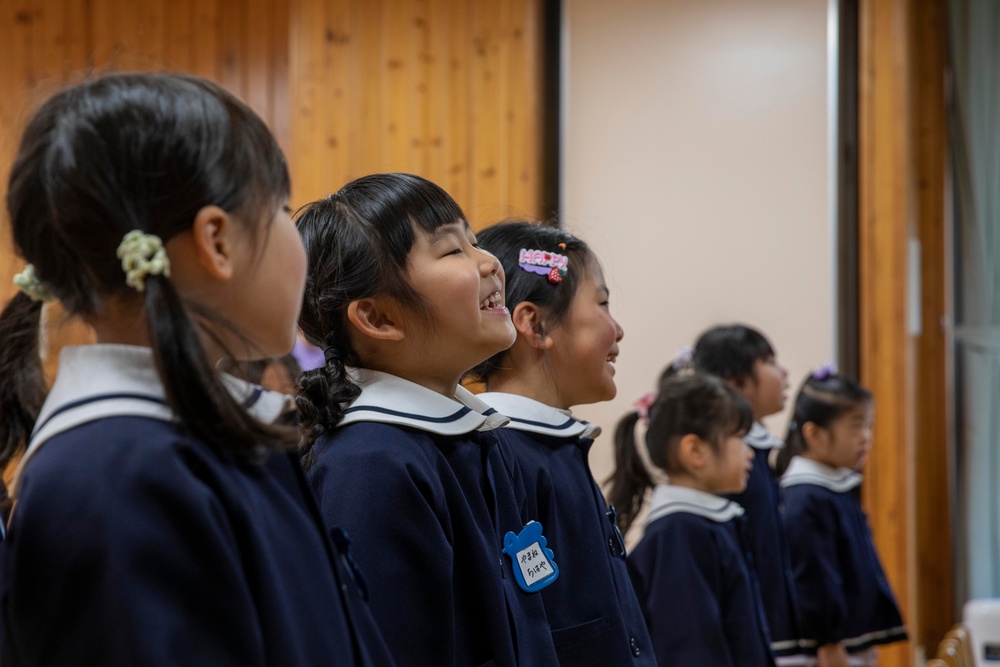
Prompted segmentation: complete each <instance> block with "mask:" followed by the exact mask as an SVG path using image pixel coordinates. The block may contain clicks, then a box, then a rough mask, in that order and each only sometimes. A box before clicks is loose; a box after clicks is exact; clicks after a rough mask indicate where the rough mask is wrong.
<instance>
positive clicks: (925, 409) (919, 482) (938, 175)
mask: <svg viewBox="0 0 1000 667" xmlns="http://www.w3.org/2000/svg"><path fill="white" fill-rule="evenodd" d="M913 9H914V11H913V19H912V26H913V33H912V37H911V52H912V53H913V54H914V63H913V65H914V73H913V76H912V81H913V112H914V115H913V135H912V142H913V147H914V169H915V172H916V173H915V178H916V182H915V202H916V227H917V229H916V232H917V237H918V238H919V239H920V244H921V248H922V253H921V284H922V290H921V310H922V315H923V317H922V326H921V334H920V336H918V337H917V340H916V347H917V350H916V369H915V371H916V395H915V400H916V405H915V408H916V409H915V410H913V413H914V415H915V424H914V429H915V433H914V438H915V441H914V445H915V448H916V451H915V456H916V476H915V480H914V482H915V485H916V488H917V491H918V492H917V493H916V498H915V502H916V508H915V509H916V524H915V529H916V554H917V559H916V562H917V570H916V572H915V573H914V574H915V577H916V581H917V589H916V606H917V610H918V619H919V625H918V626H917V627H915V628H914V629H913V632H912V637H913V640H914V642H915V643H916V645H917V646H923V647H925V649H926V651H927V654H928V655H931V654H932V650H933V649H934V647H936V646H937V644H938V642H940V641H941V639H942V638H943V637H944V635H945V633H947V632H948V631H949V630H950V629H951V627H952V625H953V624H954V623H955V621H956V620H957V618H956V610H955V605H954V597H955V581H954V572H955V569H954V559H953V543H952V530H951V524H952V511H951V510H952V497H951V489H950V480H951V479H954V471H953V468H952V460H951V453H950V452H951V447H950V435H951V429H950V426H949V425H950V418H949V414H950V397H949V394H950V392H949V387H950V386H951V383H950V382H949V380H948V378H949V370H948V350H949V349H950V348H951V345H952V341H951V340H950V334H949V333H948V330H947V328H946V327H945V326H944V324H943V323H944V322H945V319H946V317H947V315H948V313H949V310H950V305H949V304H950V299H949V294H948V291H949V284H950V281H949V279H948V270H949V266H950V263H949V261H948V252H949V245H950V244H949V243H948V242H947V237H948V235H949V234H950V225H949V215H948V212H947V203H946V202H947V199H946V187H947V174H948V148H947V143H948V116H947V107H946V95H945V71H946V68H947V61H948V56H947V48H948V40H947V32H946V30H947V28H946V26H947V25H948V15H947V14H948V12H947V7H946V5H945V3H944V2H943V1H942V0H918V1H917V2H915V3H914V8H913Z"/></svg>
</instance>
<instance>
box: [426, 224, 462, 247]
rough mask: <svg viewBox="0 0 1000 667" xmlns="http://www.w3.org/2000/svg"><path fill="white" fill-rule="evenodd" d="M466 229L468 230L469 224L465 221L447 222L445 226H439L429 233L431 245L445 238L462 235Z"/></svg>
mask: <svg viewBox="0 0 1000 667" xmlns="http://www.w3.org/2000/svg"><path fill="white" fill-rule="evenodd" d="M467 229H470V227H469V223H468V222H466V221H465V220H456V221H455V222H449V223H447V224H444V225H441V226H440V227H438V228H437V229H435V230H434V231H433V232H431V235H430V236H431V243H436V242H438V241H440V240H441V239H442V238H444V237H445V236H449V235H455V234H462V233H464V232H465V231H466V230H467Z"/></svg>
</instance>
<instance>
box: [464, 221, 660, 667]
mask: <svg viewBox="0 0 1000 667" xmlns="http://www.w3.org/2000/svg"><path fill="white" fill-rule="evenodd" d="M479 242H480V243H481V244H482V246H483V247H484V248H485V249H487V250H489V251H490V252H491V253H493V254H494V255H496V256H497V258H498V259H500V261H501V262H502V263H503V267H504V271H505V273H506V275H507V307H508V308H509V309H510V311H511V319H512V321H513V324H514V328H515V329H516V330H517V340H515V342H514V345H513V346H512V347H511V348H510V349H509V350H506V351H503V352H499V353H498V354H496V355H494V356H493V357H492V358H490V359H489V360H488V361H486V362H485V363H483V364H481V365H480V366H478V367H477V368H476V369H475V370H474V372H473V374H474V375H475V376H476V377H477V378H478V379H479V380H482V381H484V382H485V383H486V387H487V392H486V393H484V394H482V395H480V398H481V399H482V400H483V401H485V402H486V403H488V404H489V405H491V406H493V407H495V408H496V409H497V410H499V411H500V412H501V413H502V414H504V415H506V416H507V417H509V418H510V423H509V424H508V425H507V427H506V428H504V429H502V430H501V431H500V433H499V437H500V438H501V440H502V441H504V442H505V443H506V444H508V445H509V446H510V447H511V451H512V453H513V456H515V457H516V459H517V461H518V464H519V467H520V468H521V471H522V474H523V476H524V480H525V486H526V488H527V490H528V503H529V512H530V514H531V515H532V516H533V517H536V518H537V520H538V521H540V522H541V523H542V526H543V527H544V530H545V533H546V535H547V537H548V540H549V543H550V545H552V547H553V548H554V549H556V553H557V554H558V555H559V565H560V581H558V582H556V584H555V585H553V586H550V587H548V588H546V589H545V590H543V591H542V598H543V599H544V601H545V611H546V614H547V615H548V620H549V624H550V625H551V626H552V634H553V639H554V641H555V645H556V649H557V650H558V652H559V660H560V663H561V664H562V665H573V666H575V667H586V666H587V665H594V666H597V665H601V666H608V665H653V664H656V663H655V658H654V657H653V653H652V650H651V643H650V641H649V636H648V633H647V632H646V628H645V624H644V622H643V618H642V612H641V610H640V609H639V605H638V602H637V601H636V599H635V594H634V592H633V591H632V586H631V583H630V582H629V579H628V570H627V569H626V567H625V548H624V544H623V543H622V541H621V534H620V533H619V532H618V527H617V525H616V522H615V513H614V511H613V510H612V511H610V512H609V510H608V507H607V505H606V504H605V502H604V498H603V496H602V495H601V492H600V489H599V488H598V487H597V484H596V483H595V481H594V477H593V475H592V474H591V472H590V465H589V461H588V455H589V453H590V447H591V445H592V444H593V442H594V440H593V439H594V438H595V437H596V436H597V434H599V433H600V429H599V428H598V427H596V426H593V425H591V424H588V423H587V422H584V421H580V420H579V419H576V418H574V417H573V415H572V413H571V412H570V408H572V407H573V406H576V405H583V404H587V403H596V402H599V401H607V400H610V399H612V398H614V397H615V393H616V388H615V380H614V374H615V369H614V365H613V364H614V361H615V360H616V359H617V357H618V351H619V350H618V344H619V342H620V341H621V339H622V337H623V335H624V332H623V331H622V328H621V326H619V324H618V323H617V322H616V321H615V319H614V318H613V317H612V316H611V312H610V308H609V291H608V286H607V283H606V282H605V280H604V274H603V271H602V270H601V265H600V263H599V262H598V260H597V257H596V256H595V255H594V253H593V252H592V251H591V250H590V248H589V247H588V246H587V245H586V244H585V243H584V242H583V241H581V240H579V239H577V238H576V237H574V236H573V235H571V234H568V233H567V232H564V231H562V230H560V229H555V228H552V227H545V226H541V225H537V224H530V223H526V222H508V223H503V224H499V225H495V226H493V227H490V228H488V229H485V230H483V231H482V232H481V233H480V234H479Z"/></svg>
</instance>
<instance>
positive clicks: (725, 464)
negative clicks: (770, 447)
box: [704, 432, 753, 494]
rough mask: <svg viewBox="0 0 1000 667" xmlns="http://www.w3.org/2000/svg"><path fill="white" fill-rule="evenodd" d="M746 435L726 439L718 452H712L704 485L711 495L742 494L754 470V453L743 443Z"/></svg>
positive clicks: (737, 434)
mask: <svg viewBox="0 0 1000 667" xmlns="http://www.w3.org/2000/svg"><path fill="white" fill-rule="evenodd" d="M745 435H746V433H742V432H741V433H734V434H732V435H730V436H728V437H726V438H725V439H724V440H723V441H722V444H721V445H720V446H719V448H718V451H715V450H712V454H711V455H710V458H709V462H708V465H707V466H706V468H705V473H704V483H705V486H706V487H708V488H707V489H706V490H708V491H709V492H711V493H716V494H723V493H741V492H742V491H744V490H745V489H746V488H747V478H748V477H749V476H750V470H751V469H752V468H753V452H752V451H751V449H750V447H749V446H748V445H747V444H746V442H744V441H743V437H744V436H745Z"/></svg>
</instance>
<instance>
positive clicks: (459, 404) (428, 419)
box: [340, 368, 510, 435]
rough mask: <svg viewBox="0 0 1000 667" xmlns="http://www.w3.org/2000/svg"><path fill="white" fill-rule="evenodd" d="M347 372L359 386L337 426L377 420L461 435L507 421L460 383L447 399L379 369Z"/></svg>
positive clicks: (441, 433)
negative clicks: (357, 392)
mask: <svg viewBox="0 0 1000 667" xmlns="http://www.w3.org/2000/svg"><path fill="white" fill-rule="evenodd" d="M348 372H349V373H350V374H351V377H352V378H353V379H354V381H355V382H357V383H358V384H359V385H360V386H361V395H360V396H358V397H357V399H355V401H354V402H353V403H351V405H350V406H349V407H348V408H347V410H345V411H344V418H343V419H342V420H341V421H340V425H341V426H346V425H347V424H354V423H357V422H378V423H381V424H395V425H398V426H410V427H412V428H417V429H420V430H422V431H428V432H430V433H436V434H438V435H464V434H466V433H471V432H472V431H492V430H493V429H497V428H500V427H502V426H506V425H507V423H508V422H509V421H510V420H509V419H507V417H505V416H504V415H502V414H500V413H499V412H497V411H496V410H494V409H493V408H492V407H490V406H489V405H487V404H486V403H484V402H483V401H481V400H479V398H478V397H476V396H475V395H474V394H473V393H472V392H471V391H469V390H468V389H466V388H465V387H462V386H459V387H457V388H456V389H455V398H448V397H447V396H443V395H441V394H439V393H437V392H436V391H433V390H431V389H428V388H427V387H424V386H422V385H419V384H417V383H415V382H410V381H409V380H404V379H403V378H401V377H397V376H395V375H390V374H388V373H382V372H381V371H373V370H370V369H367V368H349V369H348Z"/></svg>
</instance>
